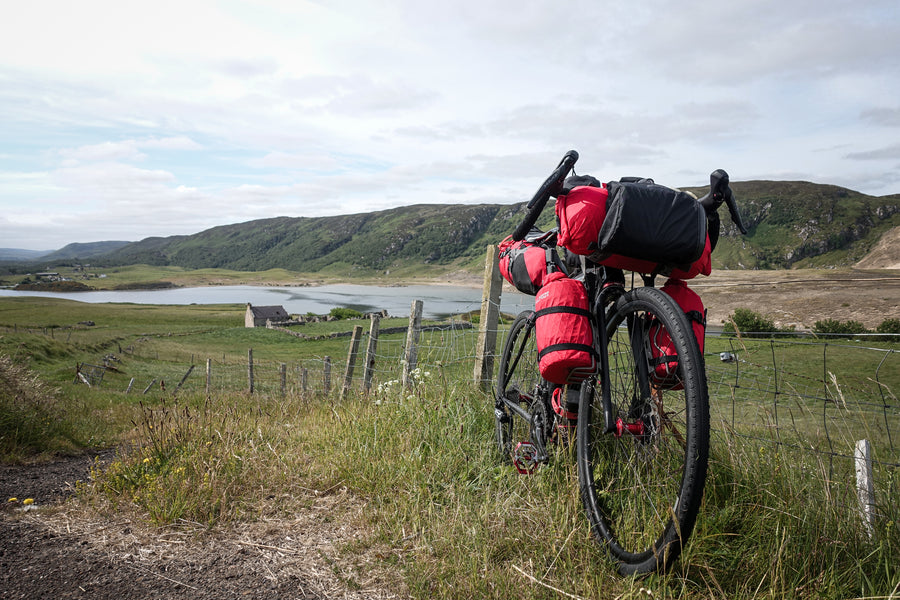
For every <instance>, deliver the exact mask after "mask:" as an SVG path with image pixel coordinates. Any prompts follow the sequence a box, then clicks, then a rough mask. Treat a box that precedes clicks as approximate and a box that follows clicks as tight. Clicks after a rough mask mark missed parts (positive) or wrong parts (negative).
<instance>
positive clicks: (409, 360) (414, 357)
mask: <svg viewBox="0 0 900 600" xmlns="http://www.w3.org/2000/svg"><path fill="white" fill-rule="evenodd" d="M421 327H422V301H421V300H413V302H412V306H411V308H410V314H409V327H408V328H407V330H406V350H405V352H404V357H403V358H404V361H405V362H404V364H403V379H402V383H403V388H404V389H406V388H408V387H409V386H410V385H411V384H412V381H411V380H410V374H411V373H412V372H413V371H414V370H415V369H416V362H417V361H418V354H419V329H421Z"/></svg>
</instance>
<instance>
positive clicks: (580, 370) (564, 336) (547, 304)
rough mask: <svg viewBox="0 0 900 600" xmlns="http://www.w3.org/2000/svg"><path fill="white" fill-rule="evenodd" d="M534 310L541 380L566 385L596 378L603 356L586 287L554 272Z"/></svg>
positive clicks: (545, 283)
mask: <svg viewBox="0 0 900 600" xmlns="http://www.w3.org/2000/svg"><path fill="white" fill-rule="evenodd" d="M534 310H535V319H536V320H535V337H536V339H537V348H538V366H539V368H540V371H541V377H543V378H544V379H546V380H547V381H550V382H552V383H556V384H559V385H565V384H572V383H578V382H581V381H584V380H585V379H586V378H588V377H590V376H591V375H594V374H595V373H596V372H597V359H598V358H599V357H598V356H597V352H596V351H595V350H594V345H593V344H594V334H593V330H592V329H591V313H590V311H589V310H588V298H587V292H586V291H585V289H584V284H583V283H582V282H580V281H578V280H577V279H570V278H569V277H567V276H566V275H565V274H564V273H551V274H550V275H548V276H547V277H546V278H545V279H544V286H543V287H542V288H541V291H540V292H539V293H538V295H537V298H535V302H534Z"/></svg>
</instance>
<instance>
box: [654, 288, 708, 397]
mask: <svg viewBox="0 0 900 600" xmlns="http://www.w3.org/2000/svg"><path fill="white" fill-rule="evenodd" d="M661 289H662V291H663V292H664V293H665V294H667V295H668V296H669V297H671V298H672V299H673V300H674V301H675V303H676V304H677V305H678V306H679V307H681V310H683V311H684V314H685V315H687V318H688V322H690V324H691V327H692V328H693V331H694V337H695V338H696V339H697V346H698V347H699V348H700V353H701V354H703V345H704V341H705V340H704V338H705V337H706V308H705V307H704V306H703V300H701V299H700V296H699V295H698V294H697V292H695V291H694V290H692V289H691V288H689V287H688V285H687V283H685V282H684V281H683V280H681V279H675V278H672V279H669V280H668V281H666V284H665V285H664V286H662V288H661ZM649 338H650V379H651V380H652V383H653V384H654V385H656V386H658V387H661V388H666V389H672V390H678V389H681V388H682V385H681V383H680V382H679V381H678V377H677V371H678V353H677V352H676V351H675V345H674V344H673V343H672V338H671V337H670V336H669V332H668V331H666V330H665V328H663V327H662V326H661V325H660V324H659V323H658V322H656V323H652V324H651V325H650V332H649Z"/></svg>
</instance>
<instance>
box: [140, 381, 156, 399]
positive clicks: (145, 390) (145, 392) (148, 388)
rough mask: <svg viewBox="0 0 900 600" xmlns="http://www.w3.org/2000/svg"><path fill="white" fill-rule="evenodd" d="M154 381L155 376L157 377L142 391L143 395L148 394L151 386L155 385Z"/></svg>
mask: <svg viewBox="0 0 900 600" xmlns="http://www.w3.org/2000/svg"><path fill="white" fill-rule="evenodd" d="M154 383H156V378H155V377H154V378H153V381H151V382H150V383H148V384H147V387H145V388H144V391H143V392H141V393H142V394H143V395H146V394H147V392H149V391H150V388H152V387H153V384H154Z"/></svg>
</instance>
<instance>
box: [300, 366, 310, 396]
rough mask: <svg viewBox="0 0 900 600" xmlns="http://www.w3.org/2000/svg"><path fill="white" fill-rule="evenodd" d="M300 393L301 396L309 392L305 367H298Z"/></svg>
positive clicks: (307, 374)
mask: <svg viewBox="0 0 900 600" xmlns="http://www.w3.org/2000/svg"><path fill="white" fill-rule="evenodd" d="M300 391H301V392H303V394H306V392H307V391H309V371H308V370H307V369H306V367H300Z"/></svg>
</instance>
